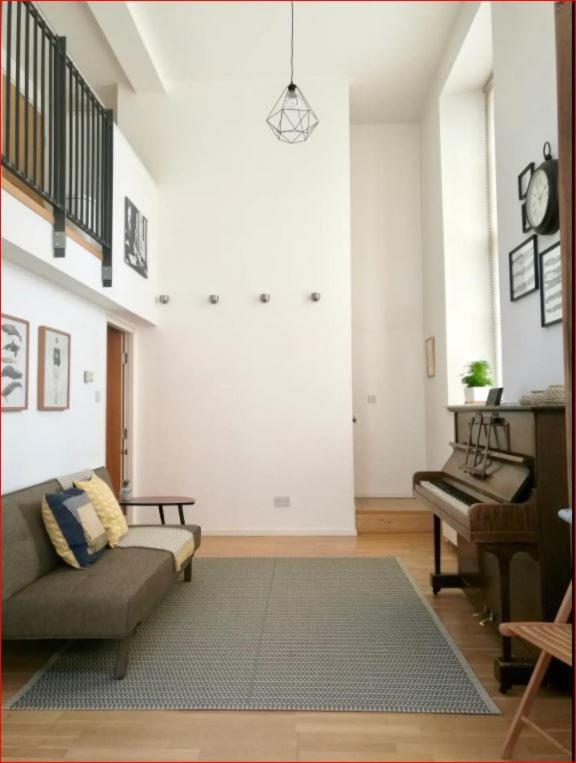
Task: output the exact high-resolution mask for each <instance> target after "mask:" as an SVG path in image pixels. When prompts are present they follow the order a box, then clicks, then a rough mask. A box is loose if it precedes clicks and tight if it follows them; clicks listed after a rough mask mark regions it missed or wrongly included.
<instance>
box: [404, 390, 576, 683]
mask: <svg viewBox="0 0 576 763" xmlns="http://www.w3.org/2000/svg"><path fill="white" fill-rule="evenodd" d="M448 410H449V411H450V412H451V413H453V414H454V440H453V441H452V442H451V443H450V448H451V454H450V456H449V458H448V460H447V461H446V463H445V464H444V467H443V469H442V470H441V471H423V472H417V473H416V474H415V475H414V494H415V495H416V496H417V497H420V498H421V499H423V500H424V502H425V504H426V505H427V507H428V508H429V509H430V510H431V511H432V512H433V514H434V571H433V573H432V574H431V576H430V581H431V585H432V590H433V592H434V594H438V593H439V592H440V591H441V590H442V589H443V588H456V587H458V588H460V587H461V588H463V589H464V590H465V591H466V593H467V594H468V595H469V597H470V598H471V600H472V602H473V603H474V605H475V607H476V609H477V611H478V613H482V616H483V622H485V623H493V624H494V627H497V626H498V624H499V623H500V622H505V621H510V620H553V619H554V615H555V613H556V610H557V609H558V607H559V605H560V602H561V600H562V596H563V594H564V592H565V590H566V587H567V585H568V581H569V577H570V571H571V563H570V537H569V532H568V530H567V527H566V524H565V523H563V522H562V521H561V520H560V519H559V518H558V510H559V509H561V508H562V507H563V506H566V505H567V500H568V497H567V496H568V477H567V466H566V436H565V421H564V416H565V411H564V407H563V406H538V407H524V406H515V405H502V406H494V407H491V406H471V405H466V406H453V407H450V408H449V409H448ZM442 522H445V523H446V524H448V525H449V526H450V527H452V528H453V529H454V530H455V531H456V533H457V557H458V570H457V572H456V573H444V572H442V566H441V534H442ZM525 650H526V647H525V646H523V645H522V644H521V643H516V641H515V642H514V643H512V641H511V639H510V638H508V637H502V654H501V655H500V657H498V658H497V660H496V661H495V673H496V676H497V678H498V680H499V682H500V690H501V691H502V692H506V691H507V690H508V689H509V688H510V687H511V686H512V685H513V684H520V683H526V681H527V679H528V677H529V675H530V672H531V670H532V668H533V665H534V659H533V655H531V654H530V653H529V652H526V651H525Z"/></svg>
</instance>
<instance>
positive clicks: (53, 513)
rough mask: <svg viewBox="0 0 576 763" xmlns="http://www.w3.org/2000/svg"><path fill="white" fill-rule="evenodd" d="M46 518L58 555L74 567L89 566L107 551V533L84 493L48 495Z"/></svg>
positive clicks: (71, 492) (66, 492)
mask: <svg viewBox="0 0 576 763" xmlns="http://www.w3.org/2000/svg"><path fill="white" fill-rule="evenodd" d="M42 519H43V520H44V525H45V527H46V531H47V532H48V535H49V536H50V540H51V541H52V543H53V545H54V548H55V549H56V553H57V554H58V556H60V557H62V559H64V561H65V562H66V563H67V564H69V565H70V566H71V567H76V568H77V569H80V568H81V567H88V565H89V564H92V563H93V562H95V561H96V560H97V559H98V558H99V557H100V556H101V555H102V552H103V551H104V549H105V548H106V544H107V542H108V541H107V538H106V530H105V529H104V526H103V524H102V522H101V521H100V519H99V518H98V515H97V514H96V511H95V509H94V506H92V504H91V503H90V499H89V498H88V496H87V495H86V493H85V492H84V491H83V490H78V489H77V488H70V490H64V491H62V492H61V493H50V494H48V495H45V496H44V497H43V499H42Z"/></svg>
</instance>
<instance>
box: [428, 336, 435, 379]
mask: <svg viewBox="0 0 576 763" xmlns="http://www.w3.org/2000/svg"><path fill="white" fill-rule="evenodd" d="M426 376H427V377H428V378H429V379H431V378H432V377H433V376H436V341H435V339H434V337H433V336H429V337H428V339H427V340H426Z"/></svg>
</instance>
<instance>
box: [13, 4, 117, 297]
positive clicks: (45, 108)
mask: <svg viewBox="0 0 576 763" xmlns="http://www.w3.org/2000/svg"><path fill="white" fill-rule="evenodd" d="M2 14H3V19H2V21H3V25H2V26H3V40H2V48H3V51H2V52H3V82H2V92H3V143H2V164H3V165H4V167H6V168H7V169H8V170H9V171H10V172H11V173H12V174H13V175H14V176H15V177H16V178H18V179H19V180H20V181H21V182H23V183H25V185H26V186H27V187H29V188H30V189H31V190H32V191H33V192H34V193H35V194H37V195H38V196H39V197H41V199H43V200H44V201H46V202H49V203H50V204H51V205H52V207H53V211H54V255H55V256H56V257H63V256H64V255H65V248H66V220H69V221H70V222H72V223H74V225H75V226H77V227H78V228H80V229H81V230H82V231H83V232H84V233H85V234H87V235H88V236H89V237H90V238H92V239H94V240H95V241H96V242H97V243H98V244H100V245H101V247H102V281H103V284H104V285H105V286H110V285H111V284H112V262H111V250H112V198H113V172H112V167H113V164H112V162H113V120H112V114H111V112H110V111H108V110H106V109H105V108H104V107H103V106H102V104H101V103H100V101H99V100H98V98H97V97H96V95H95V94H94V93H93V91H92V90H91V89H90V87H89V86H88V84H87V83H86V80H85V79H84V78H83V77H82V75H81V74H80V72H79V71H78V69H77V68H76V66H75V65H74V64H73V62H72V61H71V60H70V58H69V57H68V56H67V55H66V38H64V37H59V36H57V35H55V34H54V32H53V31H52V30H51V29H50V28H49V26H48V24H47V23H46V21H45V20H44V19H43V17H42V16H41V14H40V13H39V11H38V10H37V8H36V7H35V6H34V5H33V4H32V3H30V2H24V1H23V0H16V1H15V2H10V1H9V2H5V3H2Z"/></svg>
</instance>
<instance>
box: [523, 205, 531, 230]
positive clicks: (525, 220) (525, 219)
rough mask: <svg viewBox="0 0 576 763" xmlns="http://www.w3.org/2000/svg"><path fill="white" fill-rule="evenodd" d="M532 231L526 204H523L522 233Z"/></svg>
mask: <svg viewBox="0 0 576 763" xmlns="http://www.w3.org/2000/svg"><path fill="white" fill-rule="evenodd" d="M531 230H532V228H531V227H530V223H529V222H528V215H527V214H526V202H523V204H522V233H529V232H530V231H531Z"/></svg>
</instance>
